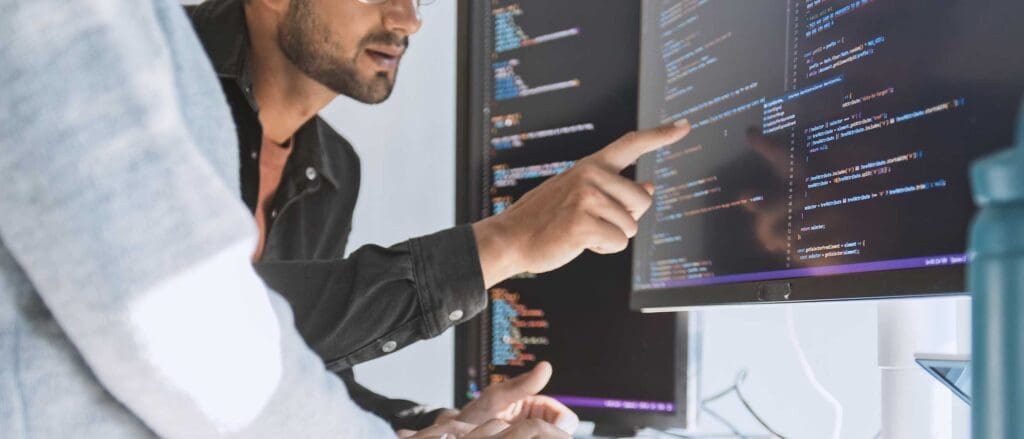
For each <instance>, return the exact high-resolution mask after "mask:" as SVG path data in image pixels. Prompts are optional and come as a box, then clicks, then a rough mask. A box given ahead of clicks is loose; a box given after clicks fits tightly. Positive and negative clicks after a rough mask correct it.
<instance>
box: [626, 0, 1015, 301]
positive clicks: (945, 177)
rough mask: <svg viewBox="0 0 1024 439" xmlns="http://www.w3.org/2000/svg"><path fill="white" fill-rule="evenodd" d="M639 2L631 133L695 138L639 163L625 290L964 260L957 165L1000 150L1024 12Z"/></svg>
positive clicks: (941, 4) (957, 1)
mask: <svg viewBox="0 0 1024 439" xmlns="http://www.w3.org/2000/svg"><path fill="white" fill-rule="evenodd" d="M643 5H644V6H643V16H644V19H643V30H642V33H643V37H642V43H641V44H642V49H641V50H642V59H641V80H640V105H639V120H640V122H639V123H640V126H641V127H652V126H657V125H660V124H663V123H667V122H674V121H677V120H681V119H687V120H689V121H690V123H691V124H692V126H693V131H692V133H691V134H690V136H689V137H688V138H686V139H684V140H683V141H681V142H679V143H677V144H674V145H671V146H669V147H666V148H663V149H661V150H659V151H656V152H655V153H652V154H648V155H647V156H645V157H643V158H642V159H641V161H640V162H639V164H638V167H637V177H638V179H639V180H642V181H651V182H653V183H654V185H655V188H656V189H655V194H654V204H653V206H652V207H651V210H650V211H649V212H648V213H647V215H646V216H644V218H643V219H642V221H641V227H640V233H639V235H638V237H637V239H636V241H635V247H634V248H635V252H634V260H633V263H634V265H633V289H634V292H635V293H640V292H643V291H652V290H663V291H668V290H672V291H674V294H678V295H687V294H689V295H691V297H688V298H687V300H684V301H683V302H685V303H686V304H691V305H692V304H700V303H702V302H705V301H715V298H714V297H694V296H692V295H696V294H698V293H697V292H696V291H697V290H695V289H692V288H690V287H700V286H710V285H723V284H734V283H743V282H766V281H776V280H785V279H799V278H807V277H820V276H831V275H850V274H859V273H871V272H881V271H891V270H906V269H922V268H928V267H942V266H960V265H962V264H964V263H965V262H966V261H967V256H966V255H965V253H966V252H965V248H966V234H967V228H968V223H969V221H970V218H971V216H972V215H973V203H972V201H971V192H970V186H969V181H968V178H967V176H968V174H967V170H968V164H969V163H970V162H971V161H972V160H974V159H976V158H978V157H979V156H981V155H984V154H986V153H990V152H993V151H995V150H998V149H1000V148H1004V147H1006V146H1009V145H1011V144H1012V143H1013V138H1012V137H1013V133H1014V127H1013V124H1014V121H1015V118H1016V112H1017V108H1018V105H1019V102H1020V99H1021V94H1022V91H1024V56H1022V55H1021V52H1020V46H1021V44H1022V43H1024V26H1021V25H1020V23H1019V20H1020V17H1024V2H1022V1H1020V0H981V1H977V0H947V1H933V0H779V1H758V2H750V1H742V0H716V1H708V0H644V2H643ZM923 288H927V287H923ZM922 292H928V293H943V292H952V291H924V290H922ZM662 297H665V296H662ZM832 298H833V299H835V298H849V297H832Z"/></svg>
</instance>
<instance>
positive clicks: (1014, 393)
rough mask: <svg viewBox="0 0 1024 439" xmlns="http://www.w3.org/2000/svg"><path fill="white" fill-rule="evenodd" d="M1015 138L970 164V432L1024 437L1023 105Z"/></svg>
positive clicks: (990, 437) (982, 438) (988, 437)
mask: <svg viewBox="0 0 1024 439" xmlns="http://www.w3.org/2000/svg"><path fill="white" fill-rule="evenodd" d="M1018 118H1019V119H1020V120H1019V122H1018V130H1017V144H1016V145H1015V146H1013V147H1012V148H1010V149H1008V150H1005V151H1002V152H999V153H996V154H994V155H992V156H989V157H986V158H984V159H982V160H979V161H978V162H976V163H975V164H974V165H973V166H972V168H971V180H972V183H973V188H974V200H975V202H976V203H977V204H978V207H979V208H980V210H979V211H978V214H977V216H976V217H975V219H974V223H973V224H972V225H971V230H970V235H969V238H968V241H969V243H968V247H969V252H970V256H971V262H970V265H969V266H968V269H967V284H968V288H969V289H970V291H971V293H972V297H973V305H972V307H973V311H972V313H973V317H972V322H973V333H972V334H973V335H972V339H973V340H972V343H973V346H972V349H971V350H972V352H973V354H972V355H973V365H972V369H973V374H974V375H973V377H972V378H973V386H974V388H973V395H972V398H971V399H972V409H973V412H972V436H973V437H974V438H975V439H1022V438H1024V106H1022V110H1021V112H1020V113H1019V114H1018Z"/></svg>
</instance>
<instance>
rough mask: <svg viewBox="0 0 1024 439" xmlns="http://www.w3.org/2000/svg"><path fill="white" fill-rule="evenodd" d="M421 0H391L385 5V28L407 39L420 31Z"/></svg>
mask: <svg viewBox="0 0 1024 439" xmlns="http://www.w3.org/2000/svg"><path fill="white" fill-rule="evenodd" d="M422 25H423V21H422V20H421V19H420V11H419V0H391V1H389V2H388V3H387V4H386V5H384V28H385V29H387V30H388V31H390V32H393V33H395V34H398V35H399V36H402V37H407V36H409V35H412V34H414V33H416V32H418V31H419V30H420V26H422Z"/></svg>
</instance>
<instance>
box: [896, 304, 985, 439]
mask: <svg viewBox="0 0 1024 439" xmlns="http://www.w3.org/2000/svg"><path fill="white" fill-rule="evenodd" d="M967 300H968V299H966V298H955V299H950V298H942V299H914V300H887V301H882V302H879V303H878V367H879V368H880V369H881V378H882V380H881V383H882V388H881V397H882V398H881V403H882V404H881V408H882V437H883V438H925V437H926V438H936V439H950V438H954V435H953V416H952V414H953V407H954V406H953V400H952V394H951V393H950V392H948V391H946V390H945V389H943V388H942V387H941V386H939V385H936V383H933V382H932V380H931V378H930V377H929V376H928V375H927V374H925V373H924V372H923V371H922V370H920V368H919V367H918V366H917V364H916V363H915V362H914V354H915V353H919V352H926V353H958V352H957V351H958V350H961V349H962V347H963V344H962V343H958V337H957V333H958V331H957V326H958V325H959V326H964V325H966V326H968V327H969V326H970V322H962V321H958V320H962V319H958V314H960V315H962V313H958V312H957V311H958V310H957V308H958V307H961V308H962V307H964V306H965V305H964V303H965V302H966V303H968V305H966V306H967V307H969V306H970V305H969V302H967ZM961 338H962V337H961ZM958 430H959V429H958ZM956 437H960V436H959V435H958V436H956Z"/></svg>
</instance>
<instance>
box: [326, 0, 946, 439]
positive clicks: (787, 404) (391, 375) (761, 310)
mask: <svg viewBox="0 0 1024 439" xmlns="http://www.w3.org/2000/svg"><path fill="white" fill-rule="evenodd" d="M455 7H456V2H455V1H454V0H446V1H439V2H435V3H434V4H432V5H430V6H428V7H426V8H425V9H424V10H423V16H424V27H423V30H422V31H421V32H420V33H419V34H418V35H416V36H415V37H414V38H413V39H412V45H411V51H410V52H409V55H408V56H407V57H406V58H405V60H404V61H403V63H402V68H401V72H400V74H399V78H400V79H399V81H398V86H397V87H396V89H395V93H394V95H393V97H392V98H391V99H390V100H389V101H388V102H386V103H384V104H381V105H378V106H372V107H371V106H366V105H362V104H358V103H355V102H352V101H350V100H348V99H345V98H340V99H338V101H337V102H335V103H334V104H332V105H331V106H330V107H328V108H327V109H326V110H325V111H324V112H323V113H322V114H323V116H325V117H326V119H327V120H328V121H329V122H330V123H331V124H332V125H334V126H335V128H336V129H338V130H339V131H340V132H341V133H342V134H343V135H345V136H346V137H347V138H348V139H349V140H351V141H352V143H353V144H354V145H355V147H356V149H357V150H358V151H359V153H360V155H361V157H362V165H363V180H362V193H361V196H360V201H359V204H358V206H357V208H356V216H355V224H354V232H353V235H352V241H351V242H352V248H356V246H358V245H361V244H364V243H377V244H384V245H387V244H391V243H394V242H398V241H401V240H404V239H406V238H409V237H412V236H418V235H423V234H427V233H430V232H433V231H436V230H440V229H443V228H447V227H450V226H451V225H453V222H454V209H455V208H454V193H455V192H454V190H455V189H454V185H455V183H454V157H455V138H454V127H455V61H456V52H455V26H456V24H455ZM795 315H796V325H797V327H798V329H799V331H800V334H801V336H800V337H801V338H800V341H801V343H802V344H803V346H804V348H805V350H806V352H807V355H808V359H809V361H810V363H811V365H812V367H813V368H814V370H815V372H816V373H817V376H818V378H819V380H820V381H821V383H822V384H823V385H824V386H825V387H827V388H828V389H829V390H830V391H831V392H833V393H834V395H835V396H836V397H837V398H838V399H839V400H840V401H841V402H842V403H843V405H844V407H845V423H844V427H843V430H842V431H843V435H842V437H844V438H851V439H868V438H873V437H874V436H875V434H876V433H877V432H878V429H879V423H880V408H879V397H880V392H879V385H880V378H879V377H880V375H879V371H878V367H877V320H876V304H875V303H870V302H858V303H836V304H812V305H798V306H796V307H795ZM786 334H787V333H786V323H785V317H784V309H783V308H782V307H780V306H771V307H751V308H736V309H717V310H712V311H706V312H705V332H704V335H705V338H704V359H703V367H702V373H703V380H702V387H703V389H704V392H705V394H710V393H712V392H715V391H717V390H719V389H722V388H725V387H727V386H729V385H730V384H731V383H732V382H733V379H734V377H735V375H736V373H737V372H738V371H739V370H741V369H747V370H748V372H749V377H748V379H747V381H746V384H745V385H744V390H745V392H746V395H747V396H748V398H749V399H750V400H751V402H752V404H753V405H754V406H755V407H756V408H757V409H758V410H759V411H760V413H761V415H762V416H763V417H764V418H765V419H766V420H767V421H768V422H769V423H770V424H772V425H773V426H774V427H775V428H776V429H778V430H780V431H781V432H782V433H783V434H786V435H787V436H790V437H795V438H825V437H828V435H829V433H830V432H831V429H832V411H831V409H830V407H829V406H828V405H827V404H826V402H825V401H824V400H823V399H822V398H821V397H820V396H819V395H818V394H817V393H815V392H814V390H813V389H812V387H811V385H810V384H809V383H808V381H807V379H806V378H805V377H804V376H803V374H802V372H801V370H800V368H799V366H798V363H797V359H796V356H795V352H794V350H793V347H792V345H791V344H790V342H789V340H788V339H787V335H786ZM595 367H599V366H595ZM563 372H565V371H563ZM356 373H357V376H358V377H359V379H360V380H361V381H362V382H363V383H364V384H365V385H367V386H368V387H370V388H373V389H375V390H377V391H379V392H381V393H384V394H386V395H390V396H395V397H402V398H409V399H414V400H417V401H420V402H424V403H428V404H433V405H437V406H450V405H451V403H452V392H453V390H452V389H453V385H454V383H453V378H452V374H453V336H452V334H451V332H450V331H449V332H448V333H446V334H444V335H443V336H441V337H439V338H437V339H434V340H431V341H428V342H422V343H418V344H416V345H414V346H411V347H409V348H407V349H405V350H403V351H401V352H399V353H397V354H395V355H391V356H388V357H385V358H382V359H379V360H376V361H373V362H370V363H367V364H364V365H360V366H359V367H357V368H356ZM955 404H959V401H957V402H955ZM713 407H714V408H715V409H716V410H717V411H719V413H721V414H723V415H725V416H727V417H728V418H729V419H731V420H733V421H734V422H735V423H736V424H737V425H738V426H739V427H741V429H744V430H748V431H762V430H761V429H760V428H758V426H757V424H756V423H755V421H754V420H753V419H752V418H750V417H749V416H748V415H746V412H745V411H744V410H743V408H742V406H741V405H740V404H739V402H738V401H737V400H736V399H735V398H727V399H725V400H723V401H721V402H718V403H715V405H714V406H713ZM705 419H707V418H706V417H705ZM709 425H710V426H711V427H712V428H715V429H720V428H721V426H719V425H717V424H714V423H709Z"/></svg>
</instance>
